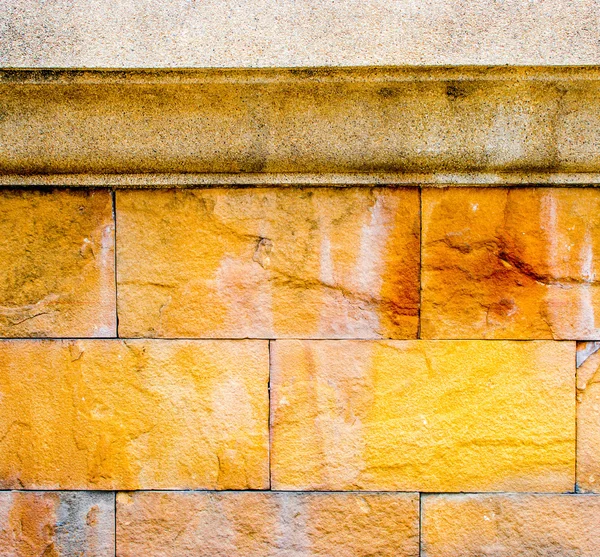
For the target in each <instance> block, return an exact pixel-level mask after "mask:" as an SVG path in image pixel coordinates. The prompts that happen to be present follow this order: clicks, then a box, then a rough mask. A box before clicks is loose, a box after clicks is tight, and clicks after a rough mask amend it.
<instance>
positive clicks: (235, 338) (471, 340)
mask: <svg viewBox="0 0 600 557" xmlns="http://www.w3.org/2000/svg"><path fill="white" fill-rule="evenodd" d="M11 340H14V341H24V340H53V341H60V340H91V341H103V340H121V341H123V340H150V341H157V340H160V341H176V340H185V341H194V340H201V341H218V340H226V341H234V340H235V341H238V340H239V341H241V340H257V341H275V342H276V341H288V340H294V341H309V342H318V341H335V342H337V341H340V342H344V341H360V342H438V341H444V342H475V341H485V342H599V341H600V339H583V340H582V339H576V338H572V339H571V338H559V339H555V338H368V337H367V338H364V337H352V338H323V337H317V338H315V337H0V342H4V341H11Z"/></svg>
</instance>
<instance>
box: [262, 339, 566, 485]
mask: <svg viewBox="0 0 600 557" xmlns="http://www.w3.org/2000/svg"><path fill="white" fill-rule="evenodd" d="M271 355H272V360H271V362H272V363H271V366H272V371H271V423H272V438H271V439H272V445H271V474H272V476H271V477H272V486H273V488H275V489H300V490H309V489H318V490H352V489H366V490H408V491H411V490H414V491H439V492H443V491H542V492H546V491H548V492H550V491H559V492H560V491H569V490H572V489H573V486H574V475H575V397H574V389H575V384H574V381H575V344H574V343H572V342H562V343H558V342H539V341H538V342H509V341H495V342H490V341H430V342H428V341H404V342H401V341H387V342H385V341H379V342H373V341H299V340H289V341H285V340H283V341H280V340H277V341H274V342H272V343H271Z"/></svg>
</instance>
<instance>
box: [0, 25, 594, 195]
mask: <svg viewBox="0 0 600 557" xmlns="http://www.w3.org/2000/svg"><path fill="white" fill-rule="evenodd" d="M0 36H1V32H0ZM0 98H1V99H2V120H1V121H0V137H2V139H3V141H2V143H0V183H5V184H6V183H9V184H14V183H23V182H25V183H26V182H27V177H28V176H29V177H31V176H32V175H33V177H32V178H30V180H31V181H33V183H41V184H48V183H55V184H56V183H57V181H58V183H59V184H64V183H70V184H78V183H79V184H81V183H82V181H85V182H86V183H88V184H92V185H93V184H100V183H105V184H106V183H108V184H110V183H116V184H119V183H120V184H123V183H125V184H127V183H133V184H135V183H140V175H141V177H142V178H141V183H145V184H146V185H150V186H152V185H157V184H158V185H160V184H164V183H165V182H166V183H169V181H170V180H173V181H174V182H175V183H177V181H178V180H180V181H181V182H179V183H186V181H185V180H187V184H191V185H194V184H198V183H201V182H202V183H205V184H206V183H208V184H209V185H212V184H214V183H218V181H220V180H221V178H220V176H221V175H222V174H223V173H225V174H227V176H226V178H229V179H232V178H236V179H237V180H243V179H246V180H248V178H247V176H245V175H246V174H255V173H258V175H259V179H264V174H265V173H267V174H268V173H284V174H285V176H284V177H283V178H285V179H286V180H287V181H288V183H293V184H298V183H304V182H303V180H305V179H306V176H304V175H303V174H306V173H308V174H312V175H313V179H315V180H318V178H319V176H320V177H321V183H322V184H323V183H324V184H328V183H331V182H328V181H327V180H329V179H330V176H331V175H332V174H333V175H334V178H336V180H337V183H340V184H345V183H347V182H344V176H342V178H341V180H340V177H339V176H337V177H335V174H336V173H342V174H343V175H346V176H348V177H349V180H356V179H357V175H358V176H359V179H360V176H363V177H364V175H365V174H366V173H374V174H377V173H384V176H383V177H381V176H379V180H380V183H383V184H389V183H390V182H389V181H386V180H387V178H391V179H392V180H395V183H400V184H405V183H413V184H422V183H429V180H432V179H433V180H435V181H436V182H437V183H439V182H442V183H443V182H444V181H445V180H449V181H452V182H454V183H458V184H463V185H464V184H465V183H472V182H475V183H483V184H486V183H490V182H494V181H498V180H501V181H502V180H504V181H505V182H504V183H506V180H508V183H513V182H511V180H513V179H514V180H518V181H519V183H525V184H527V183H532V182H536V183H538V181H540V180H541V181H546V182H550V183H553V182H554V183H555V182H556V181H557V180H558V181H561V180H567V181H569V183H571V184H581V183H582V182H586V183H598V182H599V181H600V70H599V69H598V68H553V69H549V68H546V69H544V68H357V69H347V68H346V69H344V68H338V69H327V68H325V69H323V68H321V69H319V68H316V69H315V68H307V69H303V70H293V69H282V70H252V71H250V70H246V71H243V70H230V71H194V72H190V71H177V72H174V71H160V70H148V71H129V72H127V71H120V72H110V71H98V72H90V71H73V72H66V73H65V72H61V71H37V72H36V71H33V72H27V71H10V70H8V71H0ZM205 173H214V174H215V176H209V177H208V181H207V177H206V176H205ZM298 173H301V174H299V175H298ZM322 173H327V174H328V176H325V177H323V176H322ZM385 173H391V176H388V177H386V176H385ZM394 173H396V174H394ZM571 173H575V176H571ZM23 174H25V175H26V176H25V177H24V176H23ZM173 174H174V175H175V178H173V177H172V176H170V175H173ZM398 174H399V175H398ZM406 174H408V175H409V176H408V178H407V177H406V176H405V175H406ZM414 174H417V175H420V177H419V176H417V177H415V176H414ZM457 174H458V177H457V176H456V175H457ZM565 174H566V176H565ZM81 175H83V176H81ZM124 175H125V176H124ZM148 175H150V176H148ZM190 175H191V177H190ZM294 175H296V176H297V177H296V178H295V177H294ZM315 175H316V177H317V178H315ZM440 175H441V176H440ZM590 175H591V177H590ZM36 177H37V178H36ZM144 177H145V181H144ZM375 178H377V176H375V177H374V179H375ZM212 179H214V180H215V182H211V180H212ZM362 179H364V178H362ZM369 179H370V178H368V179H367V181H366V182H364V183H367V184H369V183H372V182H369V181H368V180H369ZM61 180H65V181H61ZM136 180H137V182H136ZM196 180H198V181H196ZM294 180H298V181H294ZM528 180H530V181H528ZM234 181H235V180H234ZM221 183H222V182H221ZM246 183H248V182H246ZM249 183H250V184H252V185H255V184H256V182H253V181H252V177H251V178H250V181H249ZM272 183H274V184H279V183H280V182H278V181H277V177H275V180H274V181H273V182H272Z"/></svg>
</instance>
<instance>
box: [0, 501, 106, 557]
mask: <svg viewBox="0 0 600 557" xmlns="http://www.w3.org/2000/svg"><path fill="white" fill-rule="evenodd" d="M114 550H115V513H114V494H112V493H98V492H93V493H90V492H87V493H85V492H64V491H63V492H29V493H27V492H22V491H21V492H19V491H12V492H6V491H5V492H2V493H0V556H1V557H111V556H113V555H114Z"/></svg>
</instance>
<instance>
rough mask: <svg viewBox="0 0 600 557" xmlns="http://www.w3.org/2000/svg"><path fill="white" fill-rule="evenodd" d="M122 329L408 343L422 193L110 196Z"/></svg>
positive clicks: (128, 332)
mask: <svg viewBox="0 0 600 557" xmlns="http://www.w3.org/2000/svg"><path fill="white" fill-rule="evenodd" d="M117 222H118V238H117V240H118V242H117V244H118V245H117V250H118V269H119V273H118V283H119V285H118V290H119V302H118V305H119V332H120V334H122V335H124V336H156V337H226V338H227V337H258V338H266V337H309V338H310V337H329V338H340V337H342V338H343V337H366V338H380V337H383V338H415V337H416V335H417V327H418V304H419V276H418V275H419V257H420V254H419V193H418V191H415V190H410V189H395V188H389V189H373V188H367V189H361V188H347V189H338V188H323V189H296V188H294V189H236V190H227V189H221V190H189V191H172V190H171V191H128V192H117Z"/></svg>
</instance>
